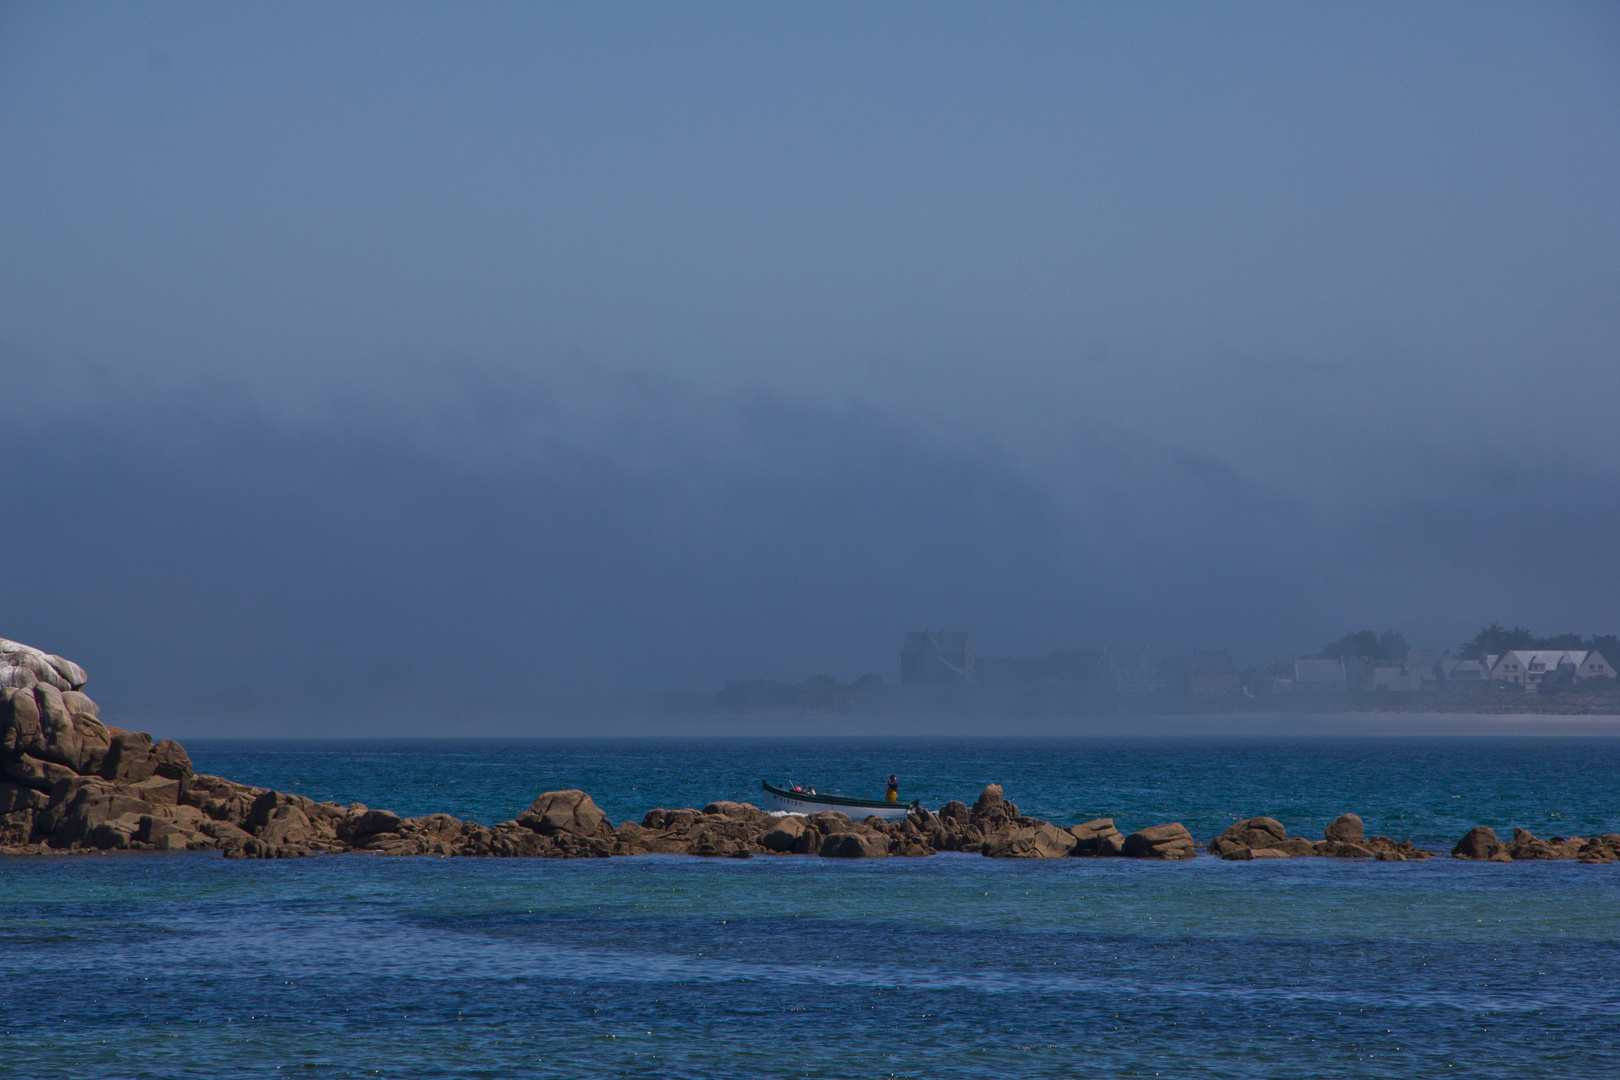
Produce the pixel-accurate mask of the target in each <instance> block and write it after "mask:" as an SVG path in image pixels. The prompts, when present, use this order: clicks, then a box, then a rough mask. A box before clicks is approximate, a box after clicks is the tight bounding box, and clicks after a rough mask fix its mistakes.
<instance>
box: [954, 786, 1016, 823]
mask: <svg viewBox="0 0 1620 1080" xmlns="http://www.w3.org/2000/svg"><path fill="white" fill-rule="evenodd" d="M1006 801H1007V799H1006V796H1005V795H1004V794H1003V792H1002V790H1001V785H1000V784H986V785H985V786H984V790H983V791H981V792H979V799H978V801H977V802H975V803H974V804H973V812H972V816H973V817H983V816H984V815H986V814H993V813H995V812H996V810H998V809H1000V808H1001V806H1002V804H1003V803H1005V802H1006ZM947 805H948V804H947Z"/></svg>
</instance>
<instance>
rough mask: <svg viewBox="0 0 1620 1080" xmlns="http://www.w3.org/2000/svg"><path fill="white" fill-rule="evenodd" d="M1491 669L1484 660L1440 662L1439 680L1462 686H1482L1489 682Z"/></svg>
mask: <svg viewBox="0 0 1620 1080" xmlns="http://www.w3.org/2000/svg"><path fill="white" fill-rule="evenodd" d="M1490 677H1491V668H1490V665H1489V664H1488V663H1486V662H1485V661H1484V660H1442V661H1440V678H1441V680H1442V681H1444V682H1446V683H1457V684H1458V685H1462V686H1483V685H1484V684H1485V683H1486V682H1488V681H1489V680H1490Z"/></svg>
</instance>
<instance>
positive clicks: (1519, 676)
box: [1485, 649, 1614, 693]
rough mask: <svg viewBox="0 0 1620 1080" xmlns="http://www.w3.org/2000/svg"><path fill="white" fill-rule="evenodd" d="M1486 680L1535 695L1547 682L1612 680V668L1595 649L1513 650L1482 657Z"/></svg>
mask: <svg viewBox="0 0 1620 1080" xmlns="http://www.w3.org/2000/svg"><path fill="white" fill-rule="evenodd" d="M1485 659H1486V662H1487V663H1488V664H1489V665H1490V672H1491V674H1490V677H1491V678H1493V679H1496V680H1498V681H1499V682H1504V683H1507V684H1509V685H1510V686H1522V687H1524V689H1525V690H1526V691H1528V692H1529V693H1535V689H1536V687H1537V686H1539V685H1541V683H1542V682H1544V681H1545V680H1547V679H1555V680H1562V679H1573V680H1575V681H1576V682H1581V681H1584V680H1586V679H1612V678H1614V667H1613V665H1611V664H1610V663H1609V662H1608V661H1607V660H1605V659H1604V658H1603V656H1602V655H1601V654H1600V653H1598V652H1597V651H1596V650H1586V649H1513V650H1511V651H1509V652H1505V653H1503V654H1502V655H1500V656H1488V657H1486V658H1485Z"/></svg>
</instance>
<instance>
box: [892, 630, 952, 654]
mask: <svg viewBox="0 0 1620 1080" xmlns="http://www.w3.org/2000/svg"><path fill="white" fill-rule="evenodd" d="M968 642H969V637H968V632H967V631H966V630H908V631H907V632H906V641H905V644H904V645H902V646H900V651H901V652H902V653H917V652H924V651H927V650H932V651H934V652H942V653H959V652H966V651H967V648H968Z"/></svg>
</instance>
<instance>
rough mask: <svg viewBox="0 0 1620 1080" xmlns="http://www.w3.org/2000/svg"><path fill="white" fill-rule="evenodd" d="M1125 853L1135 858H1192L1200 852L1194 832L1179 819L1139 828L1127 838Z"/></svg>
mask: <svg viewBox="0 0 1620 1080" xmlns="http://www.w3.org/2000/svg"><path fill="white" fill-rule="evenodd" d="M1124 852H1125V854H1126V855H1127V856H1128V857H1130V858H1133V859H1190V858H1192V857H1193V856H1194V855H1196V854H1198V846H1197V844H1196V843H1195V842H1194V840H1193V838H1192V833H1190V832H1188V831H1187V827H1186V826H1185V825H1183V824H1182V823H1181V822H1179V821H1173V822H1171V823H1170V824H1168V825H1155V826H1153V827H1152V828H1147V829H1138V830H1137V831H1136V832H1133V833H1131V835H1129V836H1127V837H1126V838H1125V844H1124Z"/></svg>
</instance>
